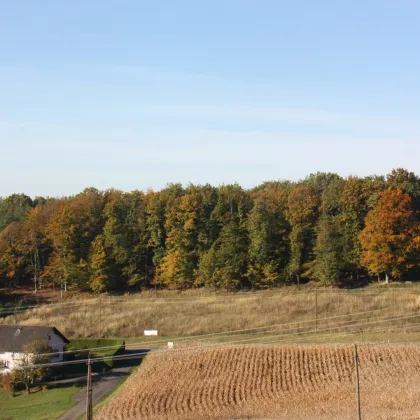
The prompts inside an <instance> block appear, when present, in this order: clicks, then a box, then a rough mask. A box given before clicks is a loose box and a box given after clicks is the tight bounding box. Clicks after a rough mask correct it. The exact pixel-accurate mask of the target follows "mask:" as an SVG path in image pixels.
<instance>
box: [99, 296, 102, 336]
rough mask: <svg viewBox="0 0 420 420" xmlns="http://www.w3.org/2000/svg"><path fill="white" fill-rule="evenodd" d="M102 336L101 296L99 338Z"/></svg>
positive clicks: (100, 303) (100, 300)
mask: <svg viewBox="0 0 420 420" xmlns="http://www.w3.org/2000/svg"><path fill="white" fill-rule="evenodd" d="M101 337H102V298H101V296H99V338H101Z"/></svg>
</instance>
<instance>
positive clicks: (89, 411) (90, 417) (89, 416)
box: [86, 352, 93, 420]
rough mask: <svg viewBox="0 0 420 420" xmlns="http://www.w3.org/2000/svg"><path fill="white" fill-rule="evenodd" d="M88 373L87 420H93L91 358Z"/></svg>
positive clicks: (88, 363)
mask: <svg viewBox="0 0 420 420" xmlns="http://www.w3.org/2000/svg"><path fill="white" fill-rule="evenodd" d="M87 366H88V371H87V386H86V420H93V410H92V361H91V360H90V352H89V358H88V362H87Z"/></svg>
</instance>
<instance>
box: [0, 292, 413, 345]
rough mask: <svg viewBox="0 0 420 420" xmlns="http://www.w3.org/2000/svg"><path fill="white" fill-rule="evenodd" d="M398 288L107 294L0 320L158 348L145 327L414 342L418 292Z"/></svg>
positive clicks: (169, 335)
mask: <svg viewBox="0 0 420 420" xmlns="http://www.w3.org/2000/svg"><path fill="white" fill-rule="evenodd" d="M395 286H396V285H395V284H393V285H391V286H390V287H385V286H377V285H372V286H370V287H367V288H364V289H360V290H354V291H353V290H351V291H347V290H337V289H336V290H334V289H319V290H318V291H317V292H315V290H314V288H313V287H305V286H302V287H300V288H298V287H284V288H281V289H276V290H269V291H259V292H243V293H230V294H214V293H211V292H208V291H205V290H198V291H189V292H186V293H179V292H170V291H164V292H158V293H157V294H152V293H150V292H147V293H142V294H135V295H130V296H119V297H118V296H116V297H114V296H103V297H101V298H90V299H84V300H64V301H63V302H62V303H57V304H50V305H44V306H40V307H37V308H34V309H29V310H26V311H22V312H19V313H17V314H16V315H13V316H8V317H3V318H0V323H21V324H32V325H54V326H56V327H57V328H58V329H59V330H60V331H62V332H63V333H64V334H65V335H66V336H68V337H70V338H77V337H108V338H110V337H118V338H125V339H127V342H128V343H130V342H136V343H145V344H148V343H149V344H150V345H155V344H157V345H158V346H159V344H161V343H155V341H156V338H144V337H143V331H144V330H145V329H157V330H158V331H159V336H160V337H161V340H162V343H165V342H167V341H168V340H177V339H179V340H180V341H187V340H189V339H190V338H191V339H194V340H195V341H199V342H200V341H206V342H207V341H212V342H226V341H233V340H239V339H243V340H248V342H249V340H251V339H253V338H255V340H254V341H256V342H257V341H258V342H259V341H261V340H264V341H266V342H268V341H270V339H275V340H278V341H280V342H285V341H287V342H289V343H292V342H295V341H296V340H298V342H303V341H305V340H306V341H308V340H311V341H312V342H315V343H323V342H325V343H331V342H333V343H338V342H349V341H352V340H353V338H352V336H354V335H356V336H357V339H358V340H360V341H391V342H401V341H403V342H407V341H414V342H415V341H417V340H418V339H419V337H420V316H419V314H420V311H419V309H420V288H419V287H417V285H414V284H413V285H412V287H406V288H396V287H395ZM316 302H317V305H316ZM316 306H317V310H316ZM315 313H316V315H315ZM316 318H317V321H316ZM228 331H235V332H233V333H226V334H225V332H228ZM315 332H316V334H315ZM349 333H351V334H349ZM198 335H199V336H200V337H197V336H198ZM202 335H204V336H202ZM190 336H192V337H190ZM251 341H252V340H251Z"/></svg>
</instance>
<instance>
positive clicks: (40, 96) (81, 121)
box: [0, 0, 420, 196]
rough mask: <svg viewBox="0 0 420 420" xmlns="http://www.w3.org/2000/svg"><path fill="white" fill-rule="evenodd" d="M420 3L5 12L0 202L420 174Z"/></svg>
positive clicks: (66, 6) (201, 4)
mask: <svg viewBox="0 0 420 420" xmlns="http://www.w3.org/2000/svg"><path fill="white" fill-rule="evenodd" d="M419 19H420V2H418V1H414V0H413V1H408V0H399V1H396V0H395V1H387V0H371V1H369V0H364V1H358V0H353V1H350V0H349V1H322V0H319V1H316V2H315V1H309V0H308V1H293V2H292V1H287V2H286V1H280V0H277V1H264V0H260V1H247V0H241V1H239V0H224V1H219V0H212V1H206V2H205V1H181V0H179V1H153V2H152V1H140V0H138V1H134V0H133V1H124V0H121V1H118V2H117V1H110V0H101V1H97V0H89V1H78V0H76V1H71V2H70V1H69V2H60V1H44V0H38V1H36V2H35V1H32V0H20V1H11V0H0V38H1V40H2V47H1V49H0V145H1V151H2V162H1V165H0V177H1V183H0V195H3V196H4V195H8V194H10V193H13V192H25V193H27V194H29V195H32V196H34V195H50V196H56V195H58V196H60V195H66V194H72V193H77V192H79V191H80V190H82V189H83V188H85V187H87V186H95V187H97V188H100V189H105V188H110V187H114V188H120V189H123V190H132V189H137V188H138V189H146V188H148V187H151V188H154V189H159V188H162V187H163V186H164V185H165V184H166V183H168V182H182V183H188V182H194V183H205V182H210V183H212V184H215V185H217V184H220V183H230V182H235V181H237V182H239V183H240V184H242V185H243V186H245V187H252V186H254V185H257V184H259V183H260V182H262V181H265V180H275V179H300V178H303V177H305V176H306V175H308V174H309V173H311V172H316V171H331V172H338V173H339V174H341V175H343V176H347V175H349V174H357V175H368V174H374V173H377V174H386V173H388V172H389V171H390V170H391V169H392V168H394V167H405V168H407V169H409V170H412V171H414V172H416V173H419V172H420V171H419V161H420V160H419V157H420V118H419V116H420V76H419V75H420V48H419V46H418V42H419V40H420V25H419V24H418V21H419Z"/></svg>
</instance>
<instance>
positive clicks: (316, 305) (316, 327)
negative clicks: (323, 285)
mask: <svg viewBox="0 0 420 420" xmlns="http://www.w3.org/2000/svg"><path fill="white" fill-rule="evenodd" d="M315 332H318V288H317V287H315Z"/></svg>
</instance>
